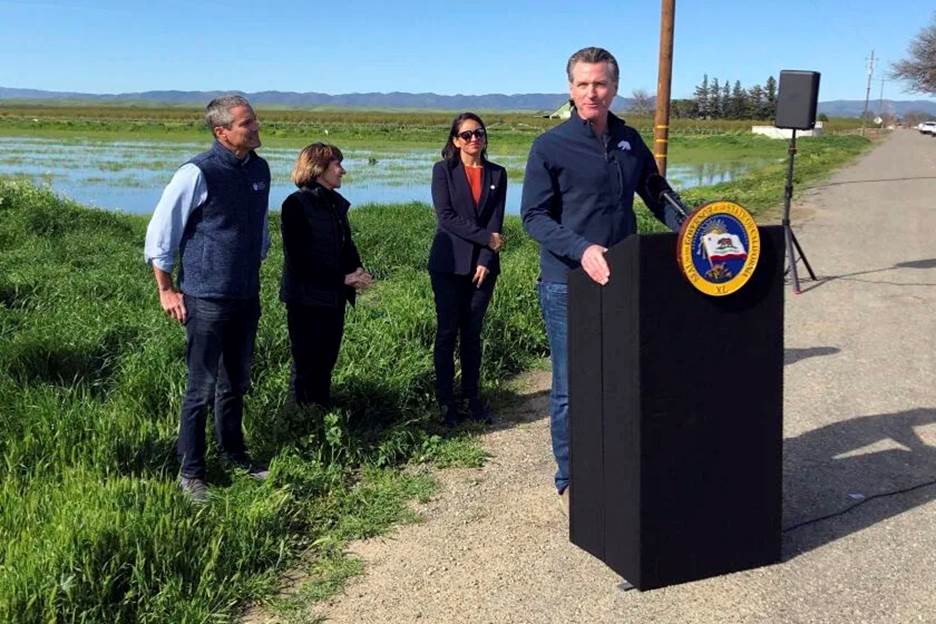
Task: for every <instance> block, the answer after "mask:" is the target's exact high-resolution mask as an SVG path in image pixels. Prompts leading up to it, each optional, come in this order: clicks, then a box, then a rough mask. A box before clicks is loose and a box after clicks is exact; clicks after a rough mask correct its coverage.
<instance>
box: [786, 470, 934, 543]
mask: <svg viewBox="0 0 936 624" xmlns="http://www.w3.org/2000/svg"><path fill="white" fill-rule="evenodd" d="M931 485H936V479H933V480H932V481H926V482H925V483H919V484H917V485H914V486H911V487H908V488H904V489H902V490H894V491H893V492H882V493H881V494H874V495H872V496H869V497H867V498H863V499H861V500H860V501H858V502H856V503H855V504H854V505H849V506H848V507H846V508H845V509H842V510H840V511H836V512H834V513H830V514H826V515H824V516H819V517H818V518H812V519H811V520H804V521H803V522H797V523H796V524H794V525H792V526H788V527H787V528H785V529H783V531H781V532H782V533H789V532H790V531H794V530H796V529H799V528H802V527H804V526H808V525H810V524H815V523H816V522H821V521H822V520H828V519H829V518H834V517H836V516H841V515H843V514H846V513H848V512H849V511H851V510H852V509H854V508H855V507H860V506H861V505H864V504H865V503H867V502H868V501H872V500H874V499H875V498H886V497H888V496H896V495H897V494H906V493H907V492H912V491H914V490H919V489H922V488H925V487H930V486H931Z"/></svg>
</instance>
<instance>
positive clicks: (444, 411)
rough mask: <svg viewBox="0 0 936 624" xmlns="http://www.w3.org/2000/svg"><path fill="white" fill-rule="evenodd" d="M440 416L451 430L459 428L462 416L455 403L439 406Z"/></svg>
mask: <svg viewBox="0 0 936 624" xmlns="http://www.w3.org/2000/svg"><path fill="white" fill-rule="evenodd" d="M439 415H440V416H441V417H442V422H443V423H444V424H445V426H446V427H448V428H449V429H452V428H454V427H457V426H458V423H460V422H461V419H462V418H461V414H459V412H458V407H456V406H455V404H454V403H443V404H441V405H439Z"/></svg>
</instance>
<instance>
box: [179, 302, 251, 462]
mask: <svg viewBox="0 0 936 624" xmlns="http://www.w3.org/2000/svg"><path fill="white" fill-rule="evenodd" d="M185 309H186V312H187V315H188V318H187V319H186V322H185V332H186V334H187V336H188V345H187V349H186V355H185V361H186V364H187V366H188V385H187V387H186V390H185V399H184V400H183V401H182V415H181V418H180V423H179V442H178V444H177V446H176V452H177V454H178V456H179V463H181V464H182V475H183V476H185V477H198V478H204V477H205V446H206V442H205V421H206V419H207V415H208V410H209V408H211V407H213V408H214V424H215V426H214V429H215V438H216V439H217V441H218V446H219V447H220V448H221V452H222V453H223V454H225V455H226V456H228V457H229V458H231V459H234V460H243V459H245V458H246V457H247V449H246V447H245V446H244V433H243V431H241V419H242V416H243V412H244V394H245V393H246V392H247V389H248V388H249V387H250V361H251V359H252V358H253V349H254V338H255V337H256V335H257V323H258V321H259V319H260V300H259V299H258V298H253V299H244V300H240V299H208V298H203V297H190V296H188V295H185Z"/></svg>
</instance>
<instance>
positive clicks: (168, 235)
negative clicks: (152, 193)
mask: <svg viewBox="0 0 936 624" xmlns="http://www.w3.org/2000/svg"><path fill="white" fill-rule="evenodd" d="M247 158H250V155H248V156H247ZM206 199H208V183H207V182H205V176H203V175H202V172H201V169H199V168H198V167H197V166H195V165H193V164H191V163H186V164H184V165H182V166H181V167H179V169H178V171H176V172H175V175H173V176H172V180H170V181H169V184H167V185H166V188H165V189H163V193H162V196H161V197H160V198H159V203H158V204H156V209H155V210H154V211H153V216H152V218H151V219H150V222H149V225H148V226H147V228H146V242H145V243H144V245H143V255H144V257H145V258H146V262H147V264H152V265H154V266H155V267H157V268H158V269H160V270H162V271H165V272H166V273H172V267H173V265H174V264H175V257H176V254H177V253H178V252H179V244H180V243H181V242H182V233H183V232H184V231H185V224H186V223H187V222H188V219H189V216H191V214H192V212H193V211H194V210H195V209H196V208H198V207H199V206H201V205H202V204H203V203H205V200H206ZM269 250H270V228H269V222H268V221H267V219H264V220H263V243H262V245H261V247H260V257H261V258H266V256H267V252H268V251H269Z"/></svg>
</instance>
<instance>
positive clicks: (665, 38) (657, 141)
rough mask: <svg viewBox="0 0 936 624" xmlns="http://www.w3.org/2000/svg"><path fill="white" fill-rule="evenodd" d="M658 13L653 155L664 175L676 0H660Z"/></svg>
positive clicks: (667, 146)
mask: <svg viewBox="0 0 936 624" xmlns="http://www.w3.org/2000/svg"><path fill="white" fill-rule="evenodd" d="M662 2H663V6H662V9H661V14H660V69H659V74H658V78H657V92H656V115H655V116H654V119H653V157H654V158H655V159H656V164H657V169H659V170H660V175H662V176H665V175H666V156H667V152H668V151H669V120H670V87H671V85H672V82H673V24H674V22H675V20H676V0H662Z"/></svg>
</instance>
